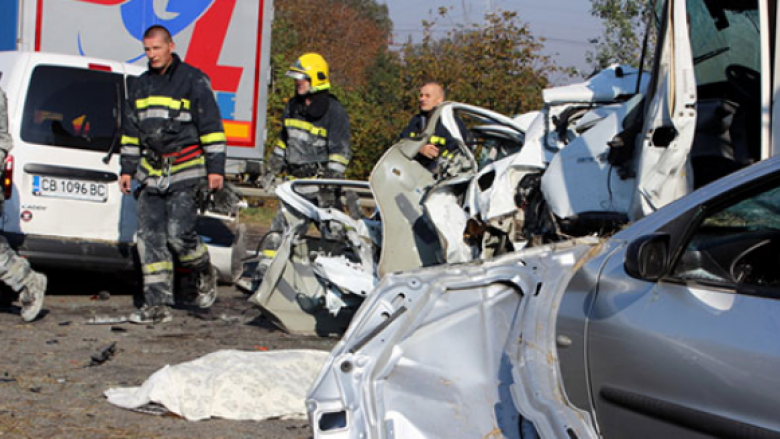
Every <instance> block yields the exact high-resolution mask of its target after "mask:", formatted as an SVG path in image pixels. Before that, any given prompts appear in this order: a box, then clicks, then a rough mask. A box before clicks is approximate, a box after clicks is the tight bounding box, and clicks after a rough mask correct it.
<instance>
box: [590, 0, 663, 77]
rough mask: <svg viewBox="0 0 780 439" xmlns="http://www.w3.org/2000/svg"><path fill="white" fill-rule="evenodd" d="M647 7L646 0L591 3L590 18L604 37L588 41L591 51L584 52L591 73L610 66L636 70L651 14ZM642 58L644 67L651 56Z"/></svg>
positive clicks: (594, 0) (606, 0)
mask: <svg viewBox="0 0 780 439" xmlns="http://www.w3.org/2000/svg"><path fill="white" fill-rule="evenodd" d="M656 1H660V0H656ZM650 6H651V5H650V2H649V1H647V0H591V14H592V15H593V16H595V17H598V18H600V19H601V20H602V22H603V23H604V34H603V35H602V36H601V37H599V38H596V39H594V40H591V41H590V42H591V43H592V44H594V45H595V51H588V52H587V54H586V57H585V59H586V61H587V62H588V63H589V64H591V65H592V66H593V68H594V71H598V70H602V69H603V68H605V67H607V66H609V65H610V64H613V63H620V64H627V65H630V66H633V67H639V61H640V58H641V53H642V42H643V38H644V35H645V32H646V30H647V29H648V28H647V21H648V19H649V17H650V14H651V13H652V11H651V9H650ZM651 30H652V29H651ZM650 41H651V42H653V41H654V39H651V40H650ZM650 47H654V44H651V45H650ZM651 52H652V51H651ZM645 57H646V60H645V66H648V65H650V64H649V62H648V60H649V58H650V57H652V53H646V54H645Z"/></svg>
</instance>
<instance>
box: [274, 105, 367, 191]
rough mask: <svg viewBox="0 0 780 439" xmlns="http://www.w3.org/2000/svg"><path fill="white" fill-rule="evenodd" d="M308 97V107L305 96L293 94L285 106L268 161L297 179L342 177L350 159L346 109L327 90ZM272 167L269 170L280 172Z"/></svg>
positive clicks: (350, 151)
mask: <svg viewBox="0 0 780 439" xmlns="http://www.w3.org/2000/svg"><path fill="white" fill-rule="evenodd" d="M309 96H310V99H312V101H311V104H310V105H309V106H307V105H306V104H305V97H303V96H296V97H294V98H293V99H291V100H290V102H289V103H288V104H287V106H286V107H285V109H284V112H283V113H282V133H281V138H280V139H279V141H278V142H277V143H276V147H275V148H274V152H273V157H272V158H271V162H272V163H274V162H275V163H278V164H280V165H281V166H283V167H284V168H286V170H287V173H288V174H290V175H292V176H293V177H296V178H309V177H316V176H324V177H330V178H339V177H343V176H344V172H345V171H346V169H347V165H348V164H349V160H350V159H351V158H352V149H351V148H350V146H349V118H348V116H347V112H346V110H344V106H342V105H341V102H339V101H338V100H337V99H336V98H335V97H333V96H332V95H330V94H329V93H328V92H327V91H324V92H320V93H316V94H313V95H309ZM273 167H274V166H272V169H271V170H272V172H274V173H278V172H279V171H281V169H273ZM277 167H279V166H277Z"/></svg>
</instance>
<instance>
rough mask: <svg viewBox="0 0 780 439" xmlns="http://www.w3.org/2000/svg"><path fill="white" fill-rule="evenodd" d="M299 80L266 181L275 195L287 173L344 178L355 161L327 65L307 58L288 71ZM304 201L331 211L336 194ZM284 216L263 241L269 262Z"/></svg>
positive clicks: (315, 194)
mask: <svg viewBox="0 0 780 439" xmlns="http://www.w3.org/2000/svg"><path fill="white" fill-rule="evenodd" d="M287 76H289V77H291V78H293V79H294V80H295V96H294V97H293V98H292V99H290V102H288V104H287V106H286V107H285V109H284V112H283V113H282V132H281V136H280V138H279V140H278V141H277V143H276V145H275V147H274V150H273V153H272V154H271V157H270V158H269V161H268V171H267V172H266V174H265V175H264V176H263V179H262V181H261V183H262V185H263V187H264V188H265V189H266V190H270V189H271V188H272V186H273V181H274V179H275V178H276V176H278V175H279V174H280V173H281V172H282V171H284V172H285V173H286V174H287V175H288V178H344V172H345V171H346V170H347V165H348V164H349V160H350V158H351V157H352V149H351V148H350V146H349V118H348V116H347V112H346V110H345V109H344V106H343V105H341V103H340V102H339V101H338V99H336V98H335V97H334V96H333V95H332V94H330V92H329V90H330V73H329V71H328V63H327V62H325V59H324V58H323V57H322V56H321V55H319V54H317V53H306V54H304V55H302V56H301V57H300V58H298V59H297V60H295V62H293V64H292V65H291V66H290V68H289V69H288V71H287ZM310 190H311V192H310V193H303V194H302V195H303V196H305V197H307V198H309V199H310V200H312V201H313V202H316V203H317V205H318V206H319V207H332V206H333V204H334V203H335V201H336V200H335V198H336V197H335V194H334V192H333V191H332V190H327V189H326V190H320V189H319V188H317V187H316V186H312V187H311V188H310ZM283 230H284V216H283V215H282V214H281V212H278V213H277V215H276V217H275V218H274V221H273V224H272V225H271V231H270V232H269V235H268V236H267V237H266V239H264V246H263V247H264V250H265V252H264V253H265V254H266V256H272V255H273V251H274V250H276V248H278V246H279V244H280V242H281V239H280V236H281V232H282V231H283Z"/></svg>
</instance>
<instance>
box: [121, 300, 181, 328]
mask: <svg viewBox="0 0 780 439" xmlns="http://www.w3.org/2000/svg"><path fill="white" fill-rule="evenodd" d="M127 320H128V321H129V322H130V323H135V324H138V325H156V324H157V323H167V322H170V321H171V320H173V316H172V315H171V310H170V309H169V308H168V307H167V306H165V305H154V306H150V305H144V306H142V307H141V308H140V309H137V310H136V311H135V312H134V313H132V314H130V317H128V318H127Z"/></svg>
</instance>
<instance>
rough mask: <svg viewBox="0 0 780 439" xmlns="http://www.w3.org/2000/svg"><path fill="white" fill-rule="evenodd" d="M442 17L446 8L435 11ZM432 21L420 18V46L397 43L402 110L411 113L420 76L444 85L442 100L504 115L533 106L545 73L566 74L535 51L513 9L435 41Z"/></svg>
mask: <svg viewBox="0 0 780 439" xmlns="http://www.w3.org/2000/svg"><path fill="white" fill-rule="evenodd" d="M439 14H440V17H441V18H446V16H447V14H448V12H447V10H446V9H443V8H442V9H440V10H439ZM436 24H437V23H436V21H424V22H423V29H424V37H423V40H422V42H421V43H420V44H413V43H407V44H405V45H404V47H403V49H402V50H403V67H402V71H403V82H404V89H405V93H406V99H405V103H406V108H405V109H406V110H407V111H413V110H414V109H415V108H416V106H417V104H416V101H417V91H418V89H419V87H420V85H421V84H422V83H423V82H424V81H426V80H435V81H437V82H440V83H442V84H443V85H444V86H445V87H446V88H447V93H448V94H447V99H448V100H456V101H460V102H466V103H469V104H472V105H478V106H482V107H485V108H489V109H491V110H494V111H497V112H499V113H504V114H517V113H520V112H525V111H529V110H535V109H538V108H540V107H541V105H542V94H541V92H542V89H544V88H545V87H546V86H547V85H548V83H549V77H550V75H552V74H554V73H558V72H560V73H566V72H564V71H563V70H562V69H559V68H558V67H557V66H555V65H554V64H553V63H552V62H551V61H550V59H549V57H547V56H544V55H542V54H541V49H542V47H543V40H538V39H536V38H535V37H534V36H533V35H532V34H531V31H530V28H529V27H528V25H527V24H524V23H521V22H520V20H519V19H518V18H517V13H516V12H509V11H503V12H498V13H487V14H486V15H485V21H484V23H483V24H481V25H478V26H476V27H474V28H468V29H456V30H453V31H449V32H448V33H447V34H446V36H445V37H443V38H439V39H435V38H434V36H433V34H434V30H435V28H436Z"/></svg>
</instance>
